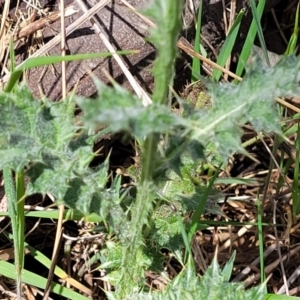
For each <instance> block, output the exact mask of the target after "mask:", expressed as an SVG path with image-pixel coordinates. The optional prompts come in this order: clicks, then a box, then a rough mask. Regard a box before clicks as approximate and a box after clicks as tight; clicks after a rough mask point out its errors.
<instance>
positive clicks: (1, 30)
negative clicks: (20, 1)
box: [0, 1, 10, 61]
mask: <svg viewBox="0 0 300 300" xmlns="http://www.w3.org/2000/svg"><path fill="white" fill-rule="evenodd" d="M9 5H10V1H4V8H3V11H2V16H1V27H0V61H2V59H3V56H4V52H5V45H4V40H5V37H6V32H5V31H6V20H7V16H8V12H9Z"/></svg>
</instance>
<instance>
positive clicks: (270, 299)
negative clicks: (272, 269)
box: [264, 294, 300, 300]
mask: <svg viewBox="0 0 300 300" xmlns="http://www.w3.org/2000/svg"><path fill="white" fill-rule="evenodd" d="M297 299H300V297H292V296H286V295H275V294H267V295H265V297H264V300H297Z"/></svg>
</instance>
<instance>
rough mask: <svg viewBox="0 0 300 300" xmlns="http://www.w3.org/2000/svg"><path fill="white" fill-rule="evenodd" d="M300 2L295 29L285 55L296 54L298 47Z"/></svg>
mask: <svg viewBox="0 0 300 300" xmlns="http://www.w3.org/2000/svg"><path fill="white" fill-rule="evenodd" d="M298 26H299V3H298V5H297V10H296V16H295V23H294V31H293V34H292V36H291V38H290V40H289V44H288V46H287V49H286V51H285V53H284V54H285V55H291V54H294V53H295V51H296V47H297V42H298V32H299V27H298Z"/></svg>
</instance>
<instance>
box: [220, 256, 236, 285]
mask: <svg viewBox="0 0 300 300" xmlns="http://www.w3.org/2000/svg"><path fill="white" fill-rule="evenodd" d="M235 257H236V251H235V250H234V251H233V253H232V255H231V257H230V259H229V260H228V261H227V262H226V264H225V267H224V268H223V270H222V275H223V276H224V280H225V281H229V280H230V278H231V275H232V270H233V265H234V261H235Z"/></svg>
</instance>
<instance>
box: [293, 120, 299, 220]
mask: <svg viewBox="0 0 300 300" xmlns="http://www.w3.org/2000/svg"><path fill="white" fill-rule="evenodd" d="M295 148H296V149H295V150H296V160H295V167H294V181H293V192H292V199H293V215H294V216H296V215H298V214H299V212H300V190H299V185H298V182H299V155H300V126H299V124H298V132H297V138H296V142H295Z"/></svg>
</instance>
